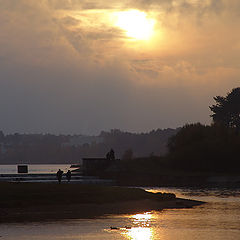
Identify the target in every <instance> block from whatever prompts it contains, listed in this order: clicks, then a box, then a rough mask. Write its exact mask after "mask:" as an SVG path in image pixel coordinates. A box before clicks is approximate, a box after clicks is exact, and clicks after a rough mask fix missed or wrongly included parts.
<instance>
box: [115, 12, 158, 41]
mask: <svg viewBox="0 0 240 240" xmlns="http://www.w3.org/2000/svg"><path fill="white" fill-rule="evenodd" d="M116 17H117V20H116V23H115V24H116V26H117V27H119V28H121V29H123V30H124V31H125V32H126V35H127V36H128V37H130V38H133V39H136V40H148V39H150V38H151V37H152V35H153V30H154V24H155V20H154V19H151V18H147V14H146V13H144V12H140V11H138V10H129V11H124V12H117V13H116Z"/></svg>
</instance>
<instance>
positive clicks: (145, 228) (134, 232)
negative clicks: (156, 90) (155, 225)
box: [122, 212, 154, 240]
mask: <svg viewBox="0 0 240 240" xmlns="http://www.w3.org/2000/svg"><path fill="white" fill-rule="evenodd" d="M152 218H153V214H152V213H150V212H146V213H144V214H135V215H132V216H131V217H130V219H131V220H132V223H133V227H131V228H129V229H127V230H126V232H123V233H122V234H123V235H125V237H127V239H129V240H151V239H153V235H154V234H153V230H152V228H151V226H150V222H151V220H152Z"/></svg>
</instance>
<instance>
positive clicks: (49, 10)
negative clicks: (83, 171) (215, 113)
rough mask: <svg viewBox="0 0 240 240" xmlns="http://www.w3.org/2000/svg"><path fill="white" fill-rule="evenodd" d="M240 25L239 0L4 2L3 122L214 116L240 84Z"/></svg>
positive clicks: (26, 125)
mask: <svg viewBox="0 0 240 240" xmlns="http://www.w3.org/2000/svg"><path fill="white" fill-rule="evenodd" d="M239 28H240V1H239V0H128V1H127V0H121V1H116V0H111V1H109V0H104V1H103V0H98V1H94V0H38V1H36V0H0V113H1V115H0V116H1V117H0V129H1V130H2V131H3V132H4V133H14V132H19V133H54V134H60V133H62V134H74V133H76V134H90V135H95V134H99V133H100V131H101V130H110V129H121V130H123V131H130V132H146V131H150V130H152V129H157V128H176V127H180V126H183V125H184V124H186V123H194V122H201V123H203V124H210V123H211V118H210V116H209V115H210V114H211V112H210V110H209V106H210V105H212V104H214V100H213V97H214V96H216V95H223V96H225V95H226V94H227V93H228V92H230V91H231V89H232V88H235V87H239V81H240V61H239V60H240V59H239V57H240V31H239Z"/></svg>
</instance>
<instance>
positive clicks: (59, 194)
mask: <svg viewBox="0 0 240 240" xmlns="http://www.w3.org/2000/svg"><path fill="white" fill-rule="evenodd" d="M0 191H1V197H0V206H1V208H15V207H21V208H22V207H30V206H40V205H65V204H91V203H92V204H104V203H113V202H123V201H132V200H143V199H152V200H158V201H165V200H172V199H175V195H174V194H171V193H150V192H146V191H144V190H143V189H139V188H126V187H110V186H99V185H80V184H57V183H6V182H0Z"/></svg>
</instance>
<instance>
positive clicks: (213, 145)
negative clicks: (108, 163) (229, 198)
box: [119, 88, 240, 182]
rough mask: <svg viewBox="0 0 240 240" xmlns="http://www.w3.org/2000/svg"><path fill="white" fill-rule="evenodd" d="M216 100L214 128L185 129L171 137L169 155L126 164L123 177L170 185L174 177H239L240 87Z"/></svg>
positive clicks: (211, 107) (195, 126)
mask: <svg viewBox="0 0 240 240" xmlns="http://www.w3.org/2000/svg"><path fill="white" fill-rule="evenodd" d="M214 100H215V101H216V104H214V105H212V106H210V110H211V111H212V112H213V114H212V115H211V117H212V119H213V122H212V124H211V125H203V124H201V123H194V124H187V125H185V126H183V127H182V128H181V129H180V130H179V131H178V132H177V133H176V134H175V135H173V136H172V137H171V138H169V140H168V145H167V146H168V153H167V154H166V155H165V156H163V157H154V156H152V157H148V158H138V159H134V160H132V161H123V162H122V163H121V164H120V166H119V169H121V170H120V171H121V172H122V173H121V174H120V175H119V176H123V175H124V174H126V176H125V179H128V181H132V180H134V179H137V178H139V179H142V182H143V181H144V180H143V179H145V180H146V181H149V180H150V182H151V181H153V182H156V181H163V179H161V177H162V176H164V181H167V182H168V178H170V177H171V176H179V179H180V180H182V179H183V176H186V175H188V176H189V175H192V176H196V175H197V174H200V175H201V176H202V175H203V174H207V175H212V174H215V173H220V174H221V173H224V174H225V173H231V174H232V173H234V174H239V172H240V159H239V156H240V88H235V89H233V90H232V91H231V92H230V93H228V94H227V95H226V97H222V96H216V97H214ZM180 176H181V177H180ZM154 178H155V179H157V180H156V181H155V180H153V179H154ZM191 180H192V179H191ZM121 181H122V178H121ZM174 181H175V182H176V179H175V178H174ZM198 181H199V179H198ZM140 182H141V181H140Z"/></svg>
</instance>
